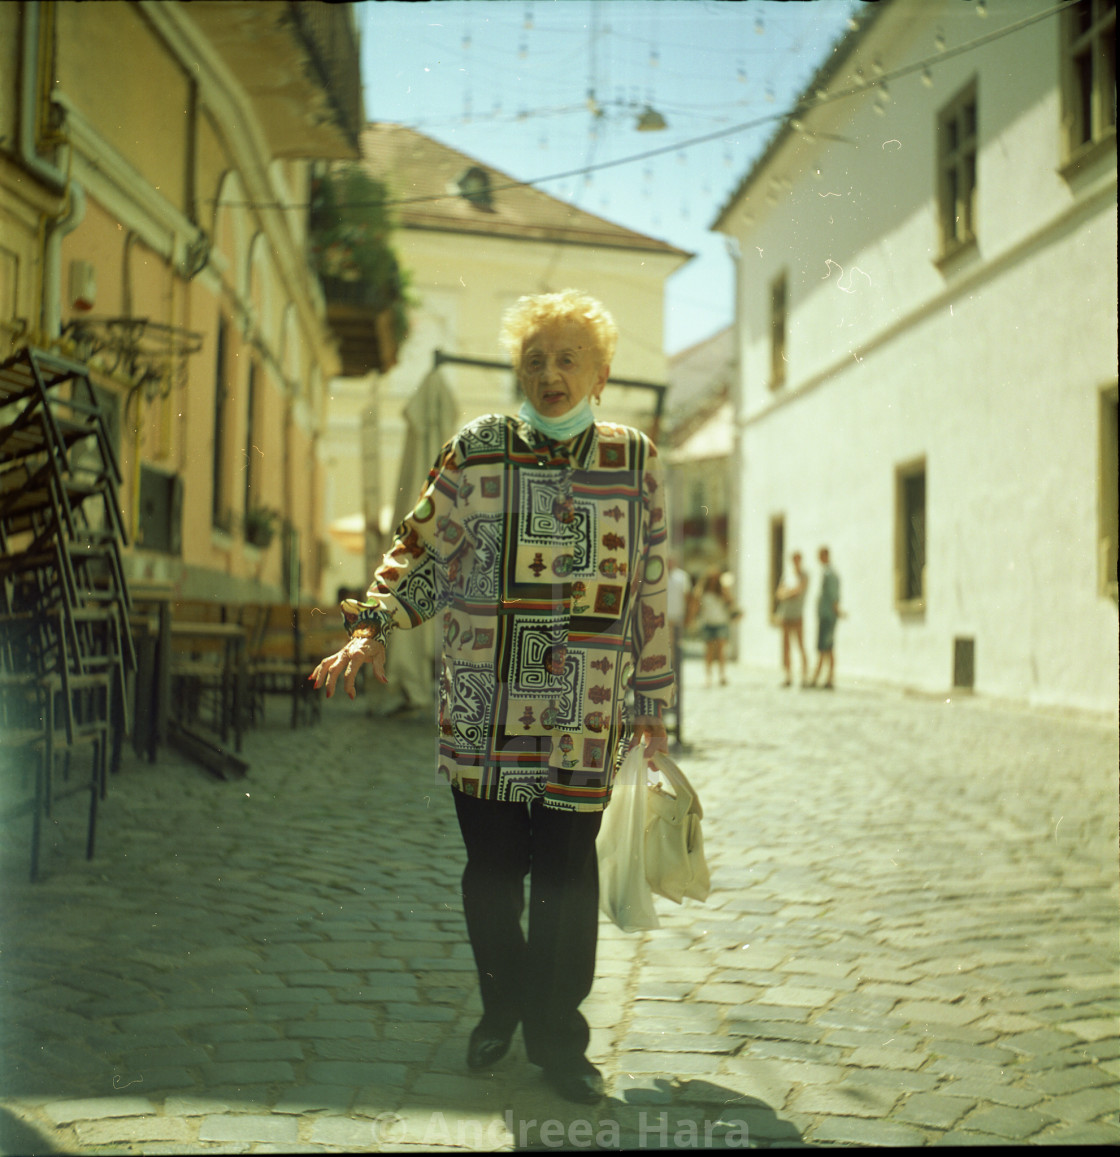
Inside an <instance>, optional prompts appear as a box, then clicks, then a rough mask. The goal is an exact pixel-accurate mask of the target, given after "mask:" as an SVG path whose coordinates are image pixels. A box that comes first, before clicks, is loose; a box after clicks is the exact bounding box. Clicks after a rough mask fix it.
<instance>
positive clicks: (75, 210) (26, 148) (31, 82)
mask: <svg viewBox="0 0 1120 1157" xmlns="http://www.w3.org/2000/svg"><path fill="white" fill-rule="evenodd" d="M43 7H44V5H43V4H41V3H39V0H31V2H29V3H26V4H24V5H23V11H22V14H21V21H20V32H21V36H20V98H19V132H18V137H19V159H20V164H21V165H22V166H23V168H24V169H26V170H27V172H28V173H30V174H31V175H32V176H33V177H35V178H36V180H38V181H39V182H40V183H41V184H42V185H43V186H44V187H45V188H46V189H47V190H48V191H49V192H51V193H54V194H55V195H56V196H60V197H65V198H66V201H65V203H64V206H63V209H62V210H61V213H60V214H59V215H57V216H53V217H52V216H51V215H50V214H44V216H43V217H42V225H41V230H40V235H41V237H42V248H41V251H40V254H39V257H40V261H41V265H40V274H39V285H40V312H39V327H40V334H39V340H40V341H42V342H43V343H44V344H49V343H52V342H54V341H55V340H56V339H57V338H58V336H59V332H60V330H61V319H62V238H63V237H64V236H65V235H66V234H67V233H71V232H73V230H74V229H76V228H77V227H78V225H80V224H81V222H82V218H83V217H84V216H85V207H86V201H85V193H84V191H83V190H82V188H81V186H80V185H78V184H77V183H76V182H74V181H72V180H71V179H70V176H69V173H68V172H67V171H66V170H64V169H63V168H61V167H60V166H58V165H56V164H55V163H54V162H53V161H51V160H50V159H49V158H47V157H45V156H43V155H42V154H41V153H40V152H39V141H38V133H37V128H38V125H37V115H38V113H39V110H40V108H46V107H47V101H48V100H49V94H50V79H51V78H50V76H49V75H48V69H47V67H46V63H45V61H44V59H43V57H44V53H45V49H46V48H47V43H46V42H47V41H48V40H49V38H50V36H51V33H52V31H53V29H51V28H47V29H46V31H44V24H45V23H47V21H44V20H43Z"/></svg>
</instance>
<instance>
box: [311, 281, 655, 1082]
mask: <svg viewBox="0 0 1120 1157" xmlns="http://www.w3.org/2000/svg"><path fill="white" fill-rule="evenodd" d="M617 337H618V331H617V328H616V326H615V324H614V321H613V319H612V318H611V316H610V314H609V313H608V312H607V311H606V310H605V309H604V308H603V306H602V305H601V304H600V303H599V302H598V301H596V300H595V299H593V298H591V297H588V296H587V295H585V294H583V293H581V292H578V291H575V290H565V291H564V292H563V293H556V294H540V295H536V296H531V297H523V298H521V299H520V300H519V301H518V302H517V303H516V304H515V305H514V306H513V307H512V308H511V309H510V310H509V311H508V312H507V313H506V315H505V317H504V318H503V323H502V332H501V339H502V343H503V345H504V347H505V349H506V350H507V352H508V354H509V356H510V359H511V362H512V365H513V369H514V371H515V373H516V375H517V379H518V382H519V383H520V386H521V389H522V391H523V392H524V395H525V401H524V404H523V405H522V406H521V409H520V412H519V413H518V415H517V417H515V418H514V417H507V416H505V415H499V414H491V415H488V416H486V417H483V418H479V419H478V420H476V421H474V422H471V423H470V424H469V425H467V426H466V427H464V428H463V429H462V430H460V431H459V433H458V434H457V435H456V436H455V437H454V438H452V440H451V441H450V442H449V443H448V444H447V445H446V446H445V447H444V448H443V450H442V451H441V453H440V456H439V459H438V460H437V462H436V464H435V466H434V467H433V469H432V471H431V474H430V476H429V479H428V482H427V485H426V486H425V488H424V490H423V492H422V493H421V495H420V498H419V500H418V502H417V503H416V506H415V508H414V509H413V511H412V513H411V514H410V515H409V516H408V517H407V518H406V519H405V520H404V522H403V523H402V524H401V526H400V527H399V528H398V530H397V533H396V538H395V541H394V542H393V545H392V548H391V549H390V551H389V553H388V554H387V555H386V556H385V559H384V561H383V563H382V565H381V567H379V569H378V570H377V572H376V574H375V575H374V577H373V582H372V584H371V586H370V588H369V591H368V593H367V595H366V598H365V599H364V600H361V601H357V600H347V601H346V602H344V603H343V615H344V618H345V621H346V626H347V629H348V630H349V632H350V641H349V642H348V643H347V645H346V646H345V647H343V649H342V650H341V651H339V652H338V653H337V654H335V655H332V656H330V657H328V658H326V659H324V660H323V661H322V662H321V663H320V664H319V665H318V666H317V667H316V669H315V671H314V673H313V675H312V678H313V679H314V681H315V686H316V687H321V686H325V687H326V691H327V695H328V696H330V695H331V694H333V692H334V690H335V689H336V687H337V686H338V683H339V681H340V680H341V681H342V683H343V686H344V687H345V690H346V692H347V693H348V694H349V695H351V697H353V693H354V691H353V689H354V677H355V675H356V674H357V671H358V669H359V667H360V666H361V665H362V664H363V663H367V662H368V663H369V664H370V666H371V669H372V670H373V673H374V675H375V677H377V678H378V679H381V680H384V678H385V661H386V646H387V644H389V640H390V636H391V634H392V632H393V631H394V630H407V629H408V628H409V627H412V626H415V625H417V624H419V623H421V622H423V621H425V620H427V619H430V618H431V617H432V616H434V615H435V614H436V613H437V612H440V611H442V612H443V650H442V676H441V680H440V711H439V728H440V744H439V768H440V771H441V772H442V774H443V775H444V776H445V777H446V778H447V780H448V781H449V782H450V784H451V789H452V790H451V795H452V799H453V801H454V806H455V810H456V814H457V817H458V821H459V827H460V831H461V832H462V836H463V840H464V843H465V846H466V852H467V866H466V870H465V871H464V873H463V907H464V912H465V915H466V924H467V932H468V935H469V937H470V941H471V946H472V949H473V952H474V958H475V964H476V966H477V969H478V978H479V988H480V994H481V999H482V1009H483V1014H482V1019H481V1020H480V1021H479V1023H478V1025H477V1026H476V1027H475V1029H474V1031H473V1032H472V1033H471V1037H470V1041H469V1044H468V1046H467V1066H468V1068H471V1069H474V1070H485V1069H489V1068H490V1067H492V1066H493V1065H494V1064H495V1063H496V1062H497V1061H499V1060H500V1059H501V1058H502V1057H503V1056H504V1055H505V1054H506V1052H507V1051H508V1049H509V1047H510V1043H511V1040H512V1037H513V1034H514V1032H515V1031H516V1029H517V1026H518V1025H519V1024H520V1025H521V1028H522V1033H523V1037H524V1041H525V1048H526V1053H527V1055H528V1057H529V1060H530V1061H532V1062H533V1063H534V1064H537V1065H540V1066H541V1067H542V1068H543V1070H544V1076H545V1079H546V1080H547V1081H548V1082H549V1083H550V1084H551V1085H552V1086H553V1087H554V1088H555V1089H556V1091H557V1092H559V1093H560V1094H561V1095H562V1096H564V1097H566V1098H567V1099H569V1100H572V1101H577V1102H583V1103H588V1104H592V1103H594V1102H596V1101H597V1100H599V1098H600V1097H601V1096H602V1095H603V1080H602V1076H601V1074H600V1073H599V1071H598V1069H596V1068H595V1066H594V1065H592V1064H591V1062H590V1061H589V1060H588V1059H587V1057H586V1055H585V1054H586V1049H587V1044H588V1040H589V1035H590V1031H589V1028H588V1025H587V1021H586V1020H585V1019H584V1017H583V1015H582V1014H581V1013H580V1011H579V1006H580V1004H581V1002H582V1001H583V1000H584V998H585V997H586V996H587V995H588V994H589V993H590V991H591V987H592V984H593V982H594V972H595V949H596V941H597V937H598V890H599V883H598V865H597V861H596V856H595V837H596V834H597V833H598V831H599V825H600V822H601V819H602V811H603V808H605V807H606V806H607V803H608V801H609V799H610V794H611V783H612V779H613V776H614V772H615V771H616V770H617V767H618V765H619V763H620V762H621V759H622V756H623V754H624V753H625V751H626V750H627V749H628V748H629V747H631V746H632V745H633V744H634V743H635V742H644V743H645V751H646V753H647V754H648V755H652V754H654V753H655V752H657V751H666V750H667V746H668V743H667V739H666V733H665V726H664V724H663V722H662V717H663V714H664V712H665V711H666V709H667V708H668V707H669V706H670V705H671V702H672V696H673V689H674V683H673V672H672V665H671V658H670V656H671V654H672V650H671V639H670V635H669V628H668V625H667V623H666V585H667V567H666V531H665V527H666V511H665V490H664V484H663V476H662V471H661V465H660V460H659V458H658V455H657V450H656V448H655V447H654V446H653V444H652V443H651V442H650V441H649V439H648V438H647V437H646V436H645V435H644V434H642V433H640V432H639V431H637V430H634V429H630V428H629V427H626V426H620V425H613V424H610V423H605V422H596V421H595V420H594V415H593V411H592V408H591V402H592V401H594V402H595V403H596V404H599V402H600V396H601V394H602V392H603V388H604V386H605V385H606V383H607V379H608V376H609V374H610V363H611V359H612V357H613V355H614V350H615V346H616V343H617ZM628 693H632V695H633V704H634V706H633V710H632V711H631V712H629V714H628V713H627V709H626V707H625V703H626V700H627V695H628ZM527 875H528V876H529V878H530V885H529V917H528V935H527V936H526V934H525V933H524V932H523V930H522V923H521V917H522V913H523V910H524V906H525V889H524V881H525V877H526V876H527Z"/></svg>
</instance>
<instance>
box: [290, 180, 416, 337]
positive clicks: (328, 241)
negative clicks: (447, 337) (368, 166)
mask: <svg viewBox="0 0 1120 1157" xmlns="http://www.w3.org/2000/svg"><path fill="white" fill-rule="evenodd" d="M387 200H388V190H387V189H386V187H385V185H384V184H383V183H382V182H381V181H379V180H377V179H376V178H374V177H371V176H370V175H369V174H368V173H367V172H366V171H365V170H364V169H363V168H361V166H359V165H339V166H337V167H335V168H333V169H331V170H330V171H328V172H325V173H322V174H320V175H319V176H318V177H316V178H315V180H314V181H313V183H312V189H311V214H310V221H309V239H310V243H311V257H312V263H313V265H314V267H315V270H316V272H317V273H318V274H319V277H320V280H322V282H323V287H324V292H326V293H327V295H328V297H331V298H333V299H334V300H342V301H346V302H348V303H351V304H354V305H364V306H368V307H369V308H370V309H371V310H373V311H374V312H377V313H380V312H382V311H383V310H391V311H392V316H393V336H394V338H395V339H396V341H397V342H398V343H400V342H402V341H403V340H404V338H405V337H406V336H407V334H408V330H409V321H408V307H409V305H410V304H411V303H410V301H409V298H408V293H407V276H406V274H405V273H404V271H403V270H402V269H401V266H400V261H399V259H398V258H397V254H396V252H395V251H394V249H393V246H392V243H391V240H390V238H391V234H392V229H393V222H392V219H391V217H390V214H389V210H388V208H387V207H386V202H387Z"/></svg>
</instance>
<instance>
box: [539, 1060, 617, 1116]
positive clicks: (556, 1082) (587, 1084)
mask: <svg viewBox="0 0 1120 1157" xmlns="http://www.w3.org/2000/svg"><path fill="white" fill-rule="evenodd" d="M544 1079H545V1080H546V1081H547V1082H548V1083H549V1084H550V1085H551V1086H552V1087H553V1089H555V1090H556V1092H558V1093H559V1094H560V1096H562V1097H563V1098H564V1100H565V1101H575V1103H576V1104H577V1105H597V1104H598V1103H599V1102H600V1101H601V1100H602V1099H603V1074H602V1073H600V1072H599V1070H598V1069H597V1068H596V1067H595V1066H594V1065H593V1064H592V1063H591V1062H590V1061H589V1060H587V1059H586V1058H584V1057H581V1058H580V1060H579V1063H578V1064H576V1065H574V1066H571V1067H568V1066H565V1067H563V1068H552V1069H545V1071H544Z"/></svg>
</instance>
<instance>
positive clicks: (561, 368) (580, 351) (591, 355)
mask: <svg viewBox="0 0 1120 1157" xmlns="http://www.w3.org/2000/svg"><path fill="white" fill-rule="evenodd" d="M610 369H611V368H610V366H608V365H603V364H601V362H600V358H599V351H598V350H597V349H596V348H595V344H594V342H593V341H592V338H591V333H590V331H589V330H588V328H587V326H586V325H583V324H581V323H580V322H578V321H553V322H545V323H544V324H543V325H540V326H538V327H537V328H536V329H533V330H530V331H529V333H527V334H526V335H525V340H524V342H523V343H522V346H521V366H520V368H519V369H518V371H517V379H518V381H519V382H520V383H521V388H522V389H523V390H524V391H525V396H526V397H527V398H528V399H529V401H530V402H532V404H533V406H534V407H535V408H536V410H537V412H538V413H540V414H543V415H544V416H545V417H546V418H559V417H561V416H562V415H563V414H566V413H567V412H568V411H569V410H571V409H572V407H573V406H577V405H578V404H579V403H580V402H582V401H583V400H584V398H597V397H598V396H599V395H600V394H601V393H602V392H603V387H604V386H605V385H606V383H607V378H608V376H609V375H610Z"/></svg>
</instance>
